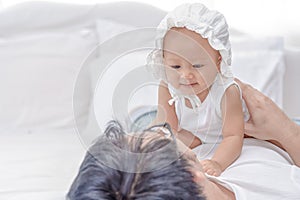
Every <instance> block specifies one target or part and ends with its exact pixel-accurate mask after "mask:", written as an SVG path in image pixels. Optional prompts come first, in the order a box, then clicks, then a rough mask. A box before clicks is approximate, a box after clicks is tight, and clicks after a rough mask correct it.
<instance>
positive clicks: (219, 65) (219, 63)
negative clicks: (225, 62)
mask: <svg viewBox="0 0 300 200" xmlns="http://www.w3.org/2000/svg"><path fill="white" fill-rule="evenodd" d="M221 62H222V56H219V57H218V61H217V67H218V71H219V72H220V70H221Z"/></svg>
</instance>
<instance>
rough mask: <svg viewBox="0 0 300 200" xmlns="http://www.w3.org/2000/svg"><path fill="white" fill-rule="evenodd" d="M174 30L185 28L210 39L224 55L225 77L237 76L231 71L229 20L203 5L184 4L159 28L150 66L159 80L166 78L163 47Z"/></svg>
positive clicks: (169, 14)
mask: <svg viewBox="0 0 300 200" xmlns="http://www.w3.org/2000/svg"><path fill="white" fill-rule="evenodd" d="M172 27H185V28H187V29H189V30H191V31H195V32H196V33H199V34H200V35H201V36H202V37H203V38H207V40H208V42H209V44H210V45H211V47H212V48H214V49H215V50H218V51H219V52H220V54H221V56H222V61H221V67H220V68H221V74H222V75H223V77H228V78H229V77H233V74H232V69H231V45H230V41H229V32H228V25H227V23H226V20H225V17H224V16H223V15H222V14H221V13H219V12H218V11H214V10H209V9H208V8H207V7H205V6H204V5H203V4H201V3H190V4H182V5H180V6H178V7H177V8H175V9H174V10H173V11H171V12H169V13H168V14H167V15H166V16H165V17H164V19H163V20H162V21H161V22H160V24H159V25H158V27H157V35H156V44H155V45H156V50H154V51H152V52H151V53H150V54H149V56H148V58H147V63H148V66H149V67H150V70H151V71H152V72H153V73H154V76H155V77H156V78H162V79H165V71H164V68H163V67H162V65H163V63H162V48H163V39H164V36H165V34H166V33H167V31H168V30H169V29H171V28H172Z"/></svg>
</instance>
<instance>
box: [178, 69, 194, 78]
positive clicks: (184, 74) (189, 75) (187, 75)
mask: <svg viewBox="0 0 300 200" xmlns="http://www.w3.org/2000/svg"><path fill="white" fill-rule="evenodd" d="M181 77H182V78H183V79H192V78H194V74H193V72H192V70H190V69H184V70H182V73H181Z"/></svg>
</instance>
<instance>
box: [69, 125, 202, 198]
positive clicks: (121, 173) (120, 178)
mask: <svg viewBox="0 0 300 200" xmlns="http://www.w3.org/2000/svg"><path fill="white" fill-rule="evenodd" d="M130 138H131V139H130ZM174 144H175V143H172V142H170V139H166V138H156V139H152V140H150V141H149V142H147V144H146V145H145V143H144V137H142V136H140V137H137V136H135V138H134V139H132V137H127V136H126V134H125V132H124V131H123V128H122V127H121V125H120V124H119V123H118V122H117V121H111V122H110V123H109V124H108V126H107V128H106V130H105V132H104V135H103V136H101V137H100V138H98V139H97V141H96V142H95V143H94V145H92V146H91V148H90V149H89V151H88V152H87V154H86V155H85V158H84V160H83V162H82V164H81V166H80V169H79V172H78V175H77V176H76V178H75V180H74V181H73V184H72V186H71V188H70V190H69V192H68V194H67V197H68V198H69V199H70V200H100V199H101V200H102V199H111V200H115V199H116V200H125V199H128V200H129V199H130V200H131V199H132V200H133V199H136V200H139V199H141V200H147V199H149V200H164V199H184V200H185V199H188V200H194V199H195V200H203V199H205V197H204V196H203V194H202V191H201V188H199V186H198V185H197V184H196V183H195V182H194V181H193V175H192V173H191V172H190V171H189V169H188V168H189V164H188V161H187V160H186V159H185V158H184V157H181V158H180V159H178V154H177V149H176V145H174ZM158 151H159V152H158ZM149 152H158V153H155V154H151V153H150V154H149ZM132 155H133V156H132ZM154 155H155V156H154Z"/></svg>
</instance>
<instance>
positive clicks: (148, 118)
mask: <svg viewBox="0 0 300 200" xmlns="http://www.w3.org/2000/svg"><path fill="white" fill-rule="evenodd" d="M155 117H156V110H152V111H148V112H145V113H143V114H141V115H140V116H138V117H137V118H136V120H134V122H133V124H132V126H131V132H137V131H140V130H144V129H146V128H147V126H148V125H149V124H150V123H151V122H152V121H153V120H154V118H155Z"/></svg>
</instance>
